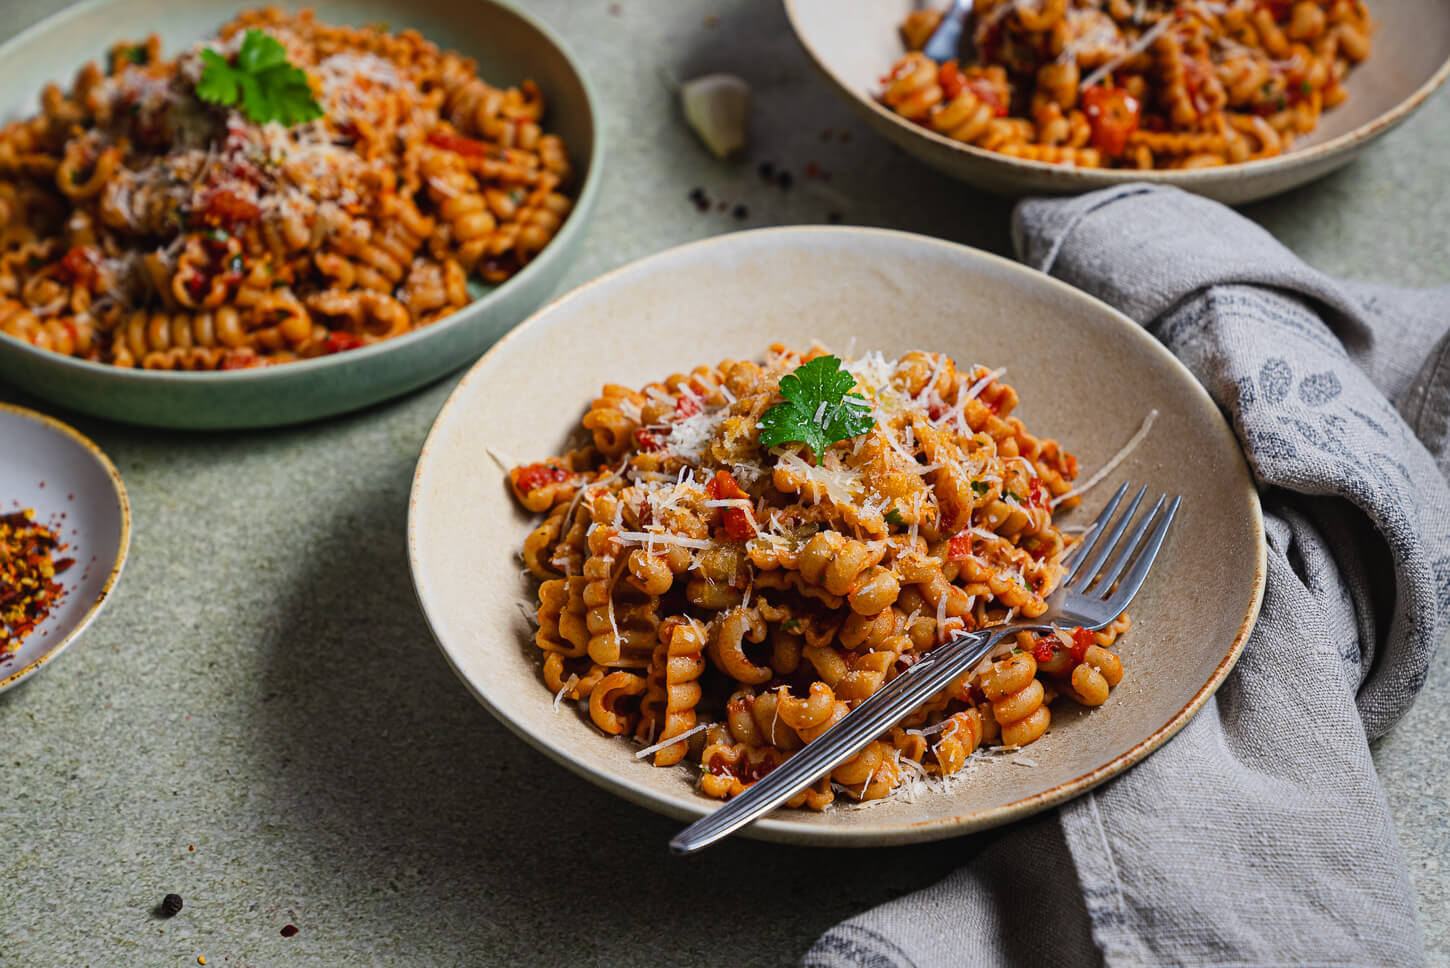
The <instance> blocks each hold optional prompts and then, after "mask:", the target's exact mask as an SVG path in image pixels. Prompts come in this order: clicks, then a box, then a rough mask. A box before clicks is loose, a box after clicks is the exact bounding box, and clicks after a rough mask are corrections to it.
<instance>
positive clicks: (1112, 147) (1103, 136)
mask: <svg viewBox="0 0 1450 968" xmlns="http://www.w3.org/2000/svg"><path fill="white" fill-rule="evenodd" d="M1082 104H1083V113H1084V114H1086V115H1087V119H1088V124H1089V125H1091V126H1092V131H1093V147H1095V148H1097V149H1098V150H1099V151H1101V152H1102V153H1103V154H1105V155H1109V156H1112V157H1117V156H1118V155H1121V154H1122V153H1123V152H1124V150H1126V149H1127V147H1128V138H1129V137H1131V136H1132V134H1133V132H1135V131H1137V130H1138V119H1139V118H1140V117H1141V116H1142V107H1141V105H1139V104H1138V99H1137V98H1135V97H1133V96H1132V95H1131V94H1129V93H1128V92H1127V91H1125V90H1123V89H1122V88H1120V87H1104V86H1102V85H1093V86H1092V87H1090V88H1088V89H1087V90H1086V91H1084V92H1083V94H1082Z"/></svg>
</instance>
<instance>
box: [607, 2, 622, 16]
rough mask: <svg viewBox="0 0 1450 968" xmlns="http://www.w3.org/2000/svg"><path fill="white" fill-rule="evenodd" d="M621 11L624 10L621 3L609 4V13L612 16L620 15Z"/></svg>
mask: <svg viewBox="0 0 1450 968" xmlns="http://www.w3.org/2000/svg"><path fill="white" fill-rule="evenodd" d="M621 12H622V10H621V9H620V6H619V4H617V3H611V4H610V5H609V15H610V16H611V17H618V16H619V15H620V13H621Z"/></svg>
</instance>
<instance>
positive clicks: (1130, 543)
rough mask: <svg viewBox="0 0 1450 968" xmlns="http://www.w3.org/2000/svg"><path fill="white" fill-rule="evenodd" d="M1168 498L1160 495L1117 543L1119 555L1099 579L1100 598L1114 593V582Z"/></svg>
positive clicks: (1126, 565)
mask: <svg viewBox="0 0 1450 968" xmlns="http://www.w3.org/2000/svg"><path fill="white" fill-rule="evenodd" d="M1167 500H1168V496H1167V495H1166V494H1163V495H1159V497H1158V503H1157V504H1155V505H1153V508H1152V510H1150V511H1149V512H1148V513H1147V514H1145V515H1143V520H1142V521H1139V522H1138V525H1137V526H1136V527H1135V528H1133V533H1132V534H1130V535H1128V537H1127V538H1125V539H1123V540H1122V541H1119V542H1118V543H1117V545H1116V547H1117V549H1118V556H1117V557H1116V558H1114V559H1113V563H1112V564H1110V565H1108V567H1107V569H1106V570H1105V571H1104V572H1103V573H1102V575H1101V577H1100V578H1099V580H1098V592H1099V593H1100V594H1099V595H1098V597H1099V598H1107V597H1108V595H1110V594H1111V593H1112V588H1113V582H1115V581H1117V580H1118V576H1119V575H1121V574H1122V573H1123V569H1125V568H1127V567H1128V562H1130V561H1132V560H1133V552H1134V551H1135V550H1136V549H1137V547H1138V542H1140V541H1142V540H1143V535H1144V534H1146V533H1147V531H1148V527H1149V525H1151V524H1152V523H1153V519H1154V518H1155V517H1157V516H1158V512H1159V511H1161V510H1163V503H1164V502H1165V501H1167Z"/></svg>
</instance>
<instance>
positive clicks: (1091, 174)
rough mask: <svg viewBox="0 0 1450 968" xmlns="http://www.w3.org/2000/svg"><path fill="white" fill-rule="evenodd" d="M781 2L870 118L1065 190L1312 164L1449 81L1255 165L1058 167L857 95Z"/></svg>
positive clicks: (825, 71) (1197, 181) (1217, 177)
mask: <svg viewBox="0 0 1450 968" xmlns="http://www.w3.org/2000/svg"><path fill="white" fill-rule="evenodd" d="M784 2H785V14H786V20H787V21H789V22H790V29H791V33H793V34H795V38H796V42H797V43H799V44H800V45H801V48H802V49H803V50H805V52H806V55H807V57H808V59H809V60H810V62H811V64H812V65H814V66H815V68H816V70H817V71H818V72H820V74H821V75H822V76H824V77H825V78H826V79H827V80H828V81H830V82H831V84H832V85H833V86H834V87H836V88H837V89H838V90H839V91H840V92H841V93H842V94H844V95H846V98H847V101H848V102H850V103H851V104H854V105H856V106H857V109H858V110H861V109H864V110H865V111H866V112H868V116H869V117H873V118H875V119H877V120H880V121H883V122H887V123H889V124H891V125H893V126H894V127H895V128H896V129H897V130H899V131H900V132H902V133H903V134H909V135H913V136H916V137H920V138H923V139H925V141H926V142H928V143H931V144H935V145H937V146H939V147H942V148H946V149H949V150H953V151H957V152H960V153H962V154H965V155H967V156H968V157H971V158H975V159H978V160H980V161H982V162H988V163H992V164H995V165H999V166H1002V167H1004V168H1016V169H1020V170H1024V171H1030V172H1034V173H1038V174H1042V175H1047V176H1053V177H1056V178H1057V179H1059V180H1060V181H1062V182H1064V183H1070V184H1064V185H1063V186H1062V187H1063V188H1064V190H1066V191H1086V190H1088V189H1092V188H1106V187H1108V186H1110V185H1117V184H1127V183H1129V182H1149V183H1154V184H1163V185H1176V186H1178V187H1180V188H1185V189H1190V190H1191V189H1192V188H1193V187H1194V186H1195V185H1208V184H1212V183H1214V182H1218V181H1222V180H1224V179H1227V178H1234V177H1238V176H1251V175H1261V174H1262V175H1270V174H1273V173H1276V172H1280V171H1288V170H1289V169H1295V168H1299V167H1301V166H1308V165H1312V164H1314V163H1315V162H1319V161H1327V160H1328V159H1330V158H1333V157H1335V156H1337V155H1339V154H1341V153H1343V152H1345V151H1348V150H1349V149H1351V148H1353V147H1355V146H1357V145H1360V144H1363V143H1365V142H1368V141H1369V140H1371V139H1373V138H1375V137H1377V136H1378V135H1380V134H1383V133H1385V132H1386V131H1388V130H1389V129H1391V128H1393V127H1395V126H1396V125H1398V124H1399V123H1400V122H1402V121H1404V120H1405V119H1406V118H1408V117H1409V116H1410V115H1411V114H1413V113H1414V112H1415V111H1417V110H1418V109H1419V108H1420V107H1421V105H1423V104H1424V103H1425V101H1426V100H1428V99H1429V97H1430V95H1432V94H1434V93H1435V92H1436V91H1437V90H1438V89H1439V88H1440V87H1441V86H1442V85H1443V84H1444V83H1445V81H1446V80H1447V79H1450V57H1447V58H1446V59H1445V61H1444V63H1442V64H1441V65H1440V66H1439V67H1438V68H1436V70H1435V72H1434V73H1433V74H1431V75H1430V77H1429V79H1428V80H1426V81H1425V82H1424V83H1423V84H1421V85H1420V86H1419V87H1418V88H1416V89H1415V90H1414V92H1412V93H1411V94H1410V95H1409V96H1408V97H1406V98H1404V99H1403V100H1401V101H1400V102H1399V103H1398V104H1396V105H1395V106H1394V107H1392V108H1390V109H1389V110H1388V111H1384V112H1382V113H1380V114H1378V115H1376V116H1375V117H1373V118H1371V119H1370V120H1368V121H1366V122H1365V123H1364V124H1361V125H1360V126H1359V127H1357V128H1354V129H1353V130H1351V131H1346V132H1345V133H1344V134H1341V135H1339V136H1337V137H1334V138H1331V139H1329V140H1328V141H1324V142H1321V143H1319V144H1315V145H1310V146H1309V147H1307V148H1302V149H1301V148H1291V149H1290V150H1288V151H1286V152H1284V153H1282V154H1278V155H1275V156H1273V157H1272V158H1261V159H1259V160H1258V161H1238V162H1231V163H1230V164H1227V165H1220V166H1219V167H1217V168H1188V169H1163V168H1155V169H1150V170H1146V171H1140V170H1138V169H1136V168H1131V169H1130V168H1078V167H1077V166H1075V165H1057V164H1051V163H1049V162H1045V161H1032V160H1029V159H1026V158H1013V157H1011V156H1010V155H1004V154H1001V153H1000V152H996V151H988V150H987V149H985V148H979V147H977V146H976V145H970V144H967V143H966V142H964V141H955V140H953V139H951V138H948V137H947V136H946V135H943V134H938V133H937V132H935V131H932V130H931V129H930V128H926V127H923V126H921V125H919V124H915V123H914V122H912V121H909V120H907V119H906V118H904V117H902V116H901V115H899V114H897V113H896V112H895V111H892V110H890V109H888V108H887V107H886V106H885V105H883V104H881V103H879V102H878V101H876V100H875V99H874V98H872V97H869V96H868V95H866V94H863V93H861V92H860V91H857V90H856V89H855V88H854V87H853V86H852V85H850V84H848V83H847V82H846V80H845V78H843V77H841V76H840V75H839V74H838V73H836V71H835V70H834V69H833V68H832V67H831V66H830V64H829V63H828V62H827V61H826V59H825V58H824V57H822V56H821V54H820V52H819V51H818V50H817V49H816V47H815V46H814V45H813V44H812V43H811V42H810V41H809V40H808V39H807V38H806V35H805V32H804V31H802V30H801V26H800V22H799V20H798V18H797V8H798V7H799V6H800V4H801V2H802V0H784ZM1371 56H1372V55H1371ZM1071 183H1075V184H1071Z"/></svg>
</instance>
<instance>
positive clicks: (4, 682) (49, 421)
mask: <svg viewBox="0 0 1450 968" xmlns="http://www.w3.org/2000/svg"><path fill="white" fill-rule="evenodd" d="M0 412H3V413H10V414H14V415H15V416H18V417H20V418H22V419H25V420H33V421H35V422H36V423H38V424H40V425H42V426H44V427H47V428H48V429H50V430H52V431H54V432H57V433H60V434H62V435H64V436H66V437H69V438H70V439H71V440H73V441H75V442H76V443H78V444H80V445H81V447H83V448H84V449H85V450H86V451H87V452H88V453H89V454H90V456H91V459H92V460H94V461H95V462H96V463H97V464H99V465H100V466H101V469H102V470H104V471H105V472H106V476H107V478H109V479H110V481H111V487H112V490H113V491H114V493H115V495H116V505H117V507H119V508H120V511H121V536H120V540H119V541H118V542H117V544H116V558H115V560H114V561H112V562H111V571H110V573H109V574H108V575H107V576H106V580H105V582H104V583H102V585H101V590H100V592H98V593H97V594H96V600H95V601H94V602H92V603H91V607H90V608H88V609H86V612H85V614H84V615H82V616H81V617H80V620H79V621H78V622H76V624H75V626H74V627H73V628H72V629H71V630H70V631H69V632H67V633H66V634H65V635H64V636H62V637H61V638H59V639H58V640H56V641H55V642H54V643H52V644H51V646H50V648H49V649H47V650H46V651H45V652H43V653H42V654H41V655H39V656H37V657H36V658H35V659H33V660H31V662H30V664H29V665H27V666H24V667H23V668H20V669H18V670H16V671H15V672H12V673H11V674H10V675H8V676H6V677H5V678H3V679H0V692H4V691H5V690H6V689H9V688H10V687H11V686H14V685H18V684H19V683H20V682H21V681H23V680H25V679H27V678H28V677H30V676H31V675H33V674H34V673H35V672H37V671H39V669H40V668H41V667H42V666H44V665H45V664H46V663H47V662H49V661H50V660H51V659H54V658H55V657H56V656H58V655H60V653H61V651H62V650H63V649H65V647H66V646H68V645H70V643H71V642H72V641H74V640H75V639H76V638H78V637H79V636H80V634H81V633H82V632H84V631H85V630H86V628H87V627H88V626H89V625H90V624H91V621H92V620H93V619H94V618H95V617H96V616H97V615H99V614H100V613H101V608H102V607H103V606H104V605H105V604H106V602H108V601H110V598H111V591H112V590H113V589H114V588H115V587H116V582H118V581H120V579H121V571H122V570H123V569H124V568H125V565H126V557H127V555H128V554H129V552H130V550H131V502H130V500H129V499H128V498H127V496H126V485H125V483H124V482H123V481H122V480H121V472H120V471H118V470H116V465H115V464H113V463H111V459H110V458H109V457H107V456H106V453H105V451H103V450H101V448H100V447H98V446H96V444H95V442H94V441H92V440H91V439H90V438H89V437H87V436H86V435H85V434H83V433H81V432H80V431H79V430H76V429H75V428H74V427H72V426H70V425H69V424H67V423H64V422H62V421H60V420H57V419H55V418H54V417H50V416H47V415H45V414H43V413H40V412H39V411H36V410H31V409H30V408H28V407H22V406H18V405H16V404H13V403H5V402H4V401H0Z"/></svg>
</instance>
